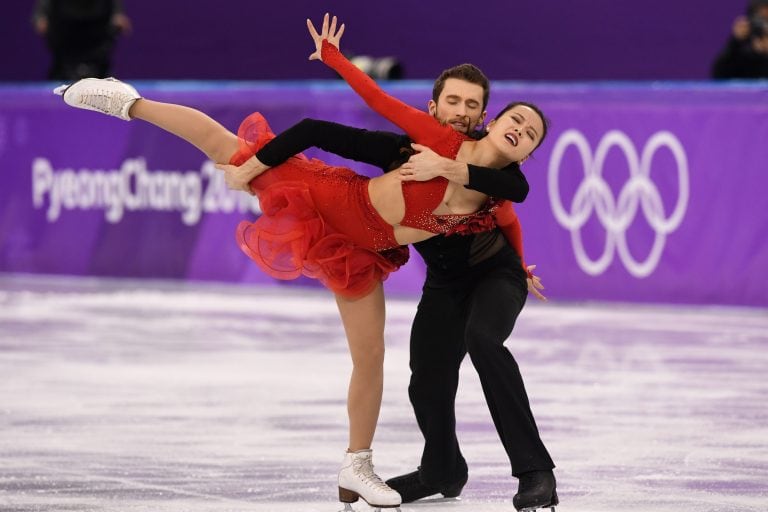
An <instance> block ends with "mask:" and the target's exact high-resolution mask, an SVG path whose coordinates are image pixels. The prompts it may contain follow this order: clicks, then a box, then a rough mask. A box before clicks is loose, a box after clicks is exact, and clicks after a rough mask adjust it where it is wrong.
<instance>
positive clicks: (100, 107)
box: [53, 78, 141, 121]
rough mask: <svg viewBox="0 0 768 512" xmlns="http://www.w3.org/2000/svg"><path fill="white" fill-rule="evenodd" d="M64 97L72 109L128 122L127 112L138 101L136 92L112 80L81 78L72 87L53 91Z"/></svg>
mask: <svg viewBox="0 0 768 512" xmlns="http://www.w3.org/2000/svg"><path fill="white" fill-rule="evenodd" d="M53 92H54V93H55V94H58V95H60V96H63V97H64V102H65V103H66V104H67V105H69V106H72V107H76V108H84V109H85V110H93V111H96V112H101V113H102V114H107V115H109V116H115V117H119V118H120V119H123V120H125V121H130V120H131V117H130V116H129V115H128V111H129V110H130V109H131V106H132V105H133V103H134V102H135V101H136V100H138V99H140V98H141V96H140V95H139V93H138V91H136V89H134V88H133V87H131V86H130V85H128V84H126V83H123V82H121V81H120V80H116V79H114V78H83V79H82V80H78V81H77V82H75V83H73V84H72V85H61V86H59V87H57V88H55V89H54V90H53Z"/></svg>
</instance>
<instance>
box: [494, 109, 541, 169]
mask: <svg viewBox="0 0 768 512" xmlns="http://www.w3.org/2000/svg"><path fill="white" fill-rule="evenodd" d="M543 135H544V120H543V119H541V117H539V114H537V113H536V111H535V110H533V109H532V108H531V107H528V106H525V105H515V106H514V107H512V108H510V109H509V110H507V111H506V112H504V113H503V114H501V116H500V117H499V118H498V119H495V120H493V121H491V122H490V123H488V137H491V138H492V140H493V141H494V142H495V143H496V146H497V147H498V148H499V149H500V150H501V151H502V152H503V153H504V155H505V156H507V157H509V158H511V159H512V161H513V162H522V161H523V160H525V159H526V158H527V157H528V155H530V154H531V153H532V152H533V150H534V149H536V147H537V146H538V145H539V142H540V141H541V137H542V136H543Z"/></svg>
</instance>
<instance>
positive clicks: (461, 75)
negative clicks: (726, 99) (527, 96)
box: [432, 0, 768, 110]
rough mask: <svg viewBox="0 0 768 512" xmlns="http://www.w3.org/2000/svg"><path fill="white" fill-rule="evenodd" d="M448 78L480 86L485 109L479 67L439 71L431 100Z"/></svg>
mask: <svg viewBox="0 0 768 512" xmlns="http://www.w3.org/2000/svg"><path fill="white" fill-rule="evenodd" d="M766 1H768V0H766ZM449 78H457V79H459V80H464V81H465V82H469V83H471V84H477V85H479V86H480V87H482V88H483V110H485V107H487V106H488V96H489V95H490V93H491V84H490V83H489V82H488V77H487V76H485V74H484V73H483V72H482V71H480V68H478V67H477V66H475V65H472V64H459V65H458V66H454V67H452V68H448V69H446V70H445V71H443V72H442V73H440V76H439V77H437V80H435V85H434V87H433V88H432V101H434V102H435V103H437V98H439V97H440V95H441V94H442V93H443V88H445V81H446V80H448V79H449Z"/></svg>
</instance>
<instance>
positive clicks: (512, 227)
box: [495, 201, 533, 278]
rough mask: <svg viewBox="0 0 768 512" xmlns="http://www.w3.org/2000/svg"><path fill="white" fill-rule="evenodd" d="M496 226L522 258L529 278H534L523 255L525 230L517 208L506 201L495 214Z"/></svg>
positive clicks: (521, 261) (521, 260)
mask: <svg viewBox="0 0 768 512" xmlns="http://www.w3.org/2000/svg"><path fill="white" fill-rule="evenodd" d="M495 217H496V225H498V226H499V228H500V229H501V232H502V233H504V237H505V238H506V239H507V242H509V245H511V246H512V247H513V248H514V249H515V251H517V254H518V255H519V256H520V263H521V264H522V265H523V270H524V271H525V273H526V274H527V275H528V277H529V278H530V277H533V276H532V275H531V273H530V272H528V266H527V265H526V264H525V255H524V254H523V228H522V226H521V225H520V219H519V218H518V217H517V213H516V212H515V208H514V207H513V206H512V203H510V202H509V201H504V204H502V205H501V207H499V209H498V210H497V211H496V214H495Z"/></svg>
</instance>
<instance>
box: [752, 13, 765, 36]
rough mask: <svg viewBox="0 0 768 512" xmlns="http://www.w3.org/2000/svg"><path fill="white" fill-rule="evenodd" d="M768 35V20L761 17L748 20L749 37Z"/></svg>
mask: <svg viewBox="0 0 768 512" xmlns="http://www.w3.org/2000/svg"><path fill="white" fill-rule="evenodd" d="M766 35H768V20H767V19H765V18H763V17H761V16H752V17H751V18H749V37H750V38H755V37H765V36H766Z"/></svg>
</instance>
